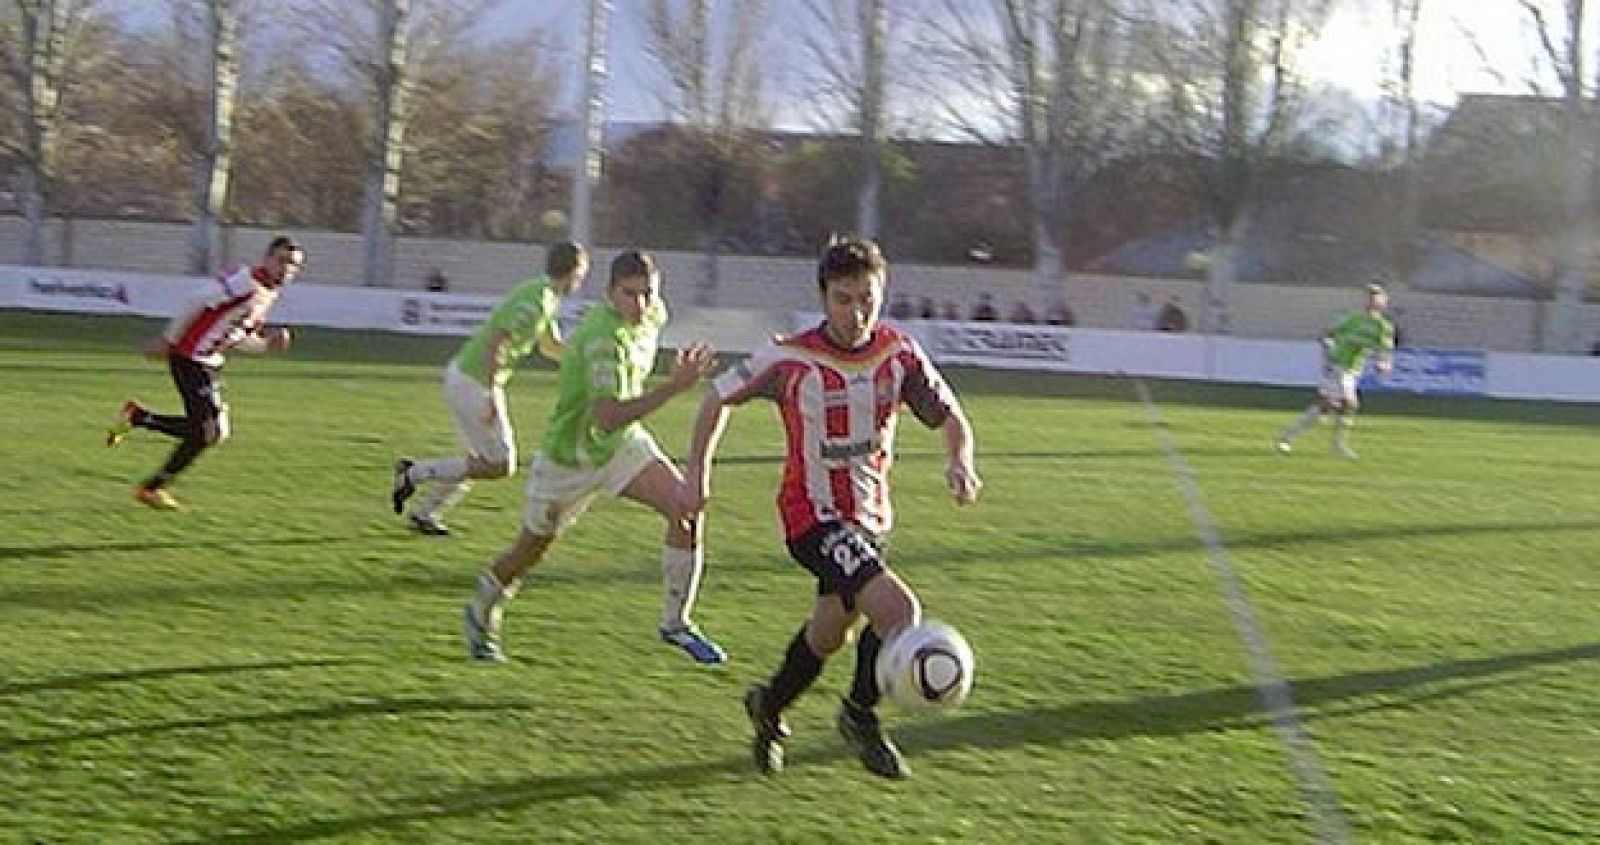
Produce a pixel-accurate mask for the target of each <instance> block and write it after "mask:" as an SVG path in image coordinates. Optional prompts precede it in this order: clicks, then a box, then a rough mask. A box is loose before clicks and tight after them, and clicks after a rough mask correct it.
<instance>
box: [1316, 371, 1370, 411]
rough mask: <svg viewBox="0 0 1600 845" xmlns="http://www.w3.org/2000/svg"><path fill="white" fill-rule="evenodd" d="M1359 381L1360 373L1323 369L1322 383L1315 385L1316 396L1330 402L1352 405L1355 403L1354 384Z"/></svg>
mask: <svg viewBox="0 0 1600 845" xmlns="http://www.w3.org/2000/svg"><path fill="white" fill-rule="evenodd" d="M1360 380H1361V373H1360V372H1351V371H1349V370H1341V369H1339V368H1338V367H1323V368H1322V381H1321V382H1320V383H1319V384H1318V385H1317V394H1318V395H1320V396H1321V397H1322V398H1324V399H1326V400H1328V401H1330V402H1343V403H1346V404H1353V403H1354V402H1355V401H1356V382H1358V381H1360Z"/></svg>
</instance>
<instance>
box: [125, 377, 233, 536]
mask: <svg viewBox="0 0 1600 845" xmlns="http://www.w3.org/2000/svg"><path fill="white" fill-rule="evenodd" d="M169 361H170V367H171V369H172V378H173V382H174V383H175V384H176V385H177V387H178V394H179V395H180V396H181V397H183V407H184V412H185V414H184V416H183V417H182V420H183V422H182V431H183V433H182V435H181V439H180V440H179V441H178V444H177V445H176V446H175V447H174V448H173V450H172V453H171V454H170V455H169V456H168V457H167V460H166V463H164V464H162V466H161V469H160V470H158V471H156V473H155V474H154V475H151V476H150V477H149V478H147V479H145V480H144V481H143V482H142V483H141V484H140V485H139V486H138V487H135V488H134V498H135V499H137V500H138V501H139V502H141V503H143V504H145V505H149V506H150V507H153V508H157V509H161V510H172V509H175V508H177V507H178V503H177V501H176V500H175V499H173V498H172V496H171V494H169V493H167V492H166V490H165V488H166V486H167V485H168V484H170V483H171V482H172V480H173V479H174V478H176V477H177V476H178V474H179V473H181V472H183V471H184V470H185V469H188V468H189V466H190V465H191V464H193V463H194V461H195V459H197V458H199V457H200V454H201V453H202V452H204V451H205V450H206V449H208V448H210V447H212V446H214V445H216V444H218V443H221V442H222V441H224V440H226V439H227V438H228V434H229V432H230V425H229V421H228V409H227V404H226V403H225V402H224V401H223V398H222V385H221V384H220V383H218V381H217V379H216V376H215V373H214V372H213V371H212V370H211V369H210V368H208V367H205V366H203V365H201V364H198V363H196V362H194V361H191V360H189V359H187V358H180V357H177V356H173V357H172V358H170V359H169ZM174 428H175V430H176V428H177V424H176V423H174Z"/></svg>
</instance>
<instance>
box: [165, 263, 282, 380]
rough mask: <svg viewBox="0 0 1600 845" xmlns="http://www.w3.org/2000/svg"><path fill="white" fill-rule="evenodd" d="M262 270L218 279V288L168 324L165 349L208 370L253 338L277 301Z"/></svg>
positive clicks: (244, 270) (245, 270) (275, 291)
mask: <svg viewBox="0 0 1600 845" xmlns="http://www.w3.org/2000/svg"><path fill="white" fill-rule="evenodd" d="M266 278H267V277H266V274H265V271H263V270H261V269H259V268H256V267H248V266H246V267H241V268H239V269H237V270H234V271H233V272H230V273H223V274H221V275H218V276H217V279H216V281H217V286H216V287H214V288H210V289H208V290H207V291H206V292H205V293H203V294H201V295H200V296H198V297H196V298H195V299H193V300H192V301H190V303H189V304H188V306H187V307H186V308H185V309H184V310H183V311H182V312H180V313H178V314H177V315H175V316H174V317H173V318H172V320H171V321H170V322H168V323H167V330H166V332H165V335H166V338H167V344H168V347H169V348H170V349H171V351H172V352H173V353H175V354H178V355H182V356H184V357H185V358H190V359H193V360H194V361H195V362H196V363H199V364H204V365H206V366H208V367H220V366H222V363H223V353H225V352H227V351H228V350H229V349H232V348H233V347H235V346H237V345H239V343H240V342H241V341H243V340H245V338H247V337H250V336H252V335H254V334H255V333H256V332H257V331H258V330H260V328H261V327H262V325H263V324H264V323H265V322H266V318H267V312H268V311H270V310H272V306H273V304H274V303H276V302H277V301H278V289H277V288H275V287H268V286H267V285H266V283H265V282H266Z"/></svg>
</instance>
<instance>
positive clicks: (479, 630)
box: [465, 251, 727, 664]
mask: <svg viewBox="0 0 1600 845" xmlns="http://www.w3.org/2000/svg"><path fill="white" fill-rule="evenodd" d="M666 322H667V310H666V306H665V304H664V303H663V302H662V301H661V282H660V274H659V273H658V272H657V270H656V265H655V261H654V259H652V258H651V257H650V256H649V255H647V254H645V253H642V252H635V251H629V252H624V253H622V254H620V255H618V256H617V257H616V258H615V259H614V260H613V261H612V262H611V278H610V282H609V283H608V285H607V286H606V291H605V298H604V299H603V300H602V301H601V302H600V303H599V304H597V305H595V307H593V308H591V309H589V311H588V313H587V314H585V315H584V318H583V321H582V322H581V323H580V324H579V325H578V328H577V329H575V330H574V331H573V333H572V337H571V338H570V339H569V341H568V344H567V351H566V353H565V354H564V355H563V356H562V358H561V371H560V375H559V383H560V395H559V397H558V398H557V399H556V406H555V409H554V410H553V411H552V412H551V414H550V421H549V423H548V425H547V426H546V427H545V436H544V448H543V451H541V452H539V453H538V454H536V455H534V458H533V463H532V465H531V466H530V467H529V470H528V473H529V478H528V485H527V488H526V494H525V501H526V503H525V505H524V508H523V515H522V530H521V532H520V533H519V534H518V536H517V539H516V541H515V542H513V543H512V544H511V547H510V548H508V549H506V550H505V551H504V552H502V553H501V554H500V556H499V557H497V558H495V559H494V561H493V563H491V564H490V566H489V567H488V568H487V569H485V570H483V572H482V573H480V574H479V575H478V583H477V591H476V592H475V594H474V595H473V597H472V600H471V601H469V602H468V603H467V606H466V608H465V626H466V639H467V649H468V651H469V652H470V653H471V655H472V656H473V657H475V658H477V659H480V660H503V659H504V653H503V650H502V647H501V624H502V621H503V619H504V616H505V610H506V605H507V604H508V603H509V602H510V601H511V599H512V598H513V597H514V596H515V595H516V593H517V588H518V585H519V584H520V583H521V581H522V578H523V576H524V575H525V574H526V573H527V572H528V570H530V569H532V568H533V567H534V565H535V564H537V563H538V562H539V561H540V559H542V558H543V557H544V554H545V551H546V550H547V549H548V548H549V547H550V544H551V543H552V542H554V541H555V538H556V537H557V536H558V535H559V534H561V532H562V531H564V530H565V529H566V528H567V527H568V526H570V525H572V523H573V522H575V521H576V520H577V518H578V516H579V515H580V514H582V513H583V511H584V510H585V509H586V508H587V507H588V506H589V503H590V502H591V501H593V500H594V497H595V496H596V495H598V494H600V493H601V492H605V493H607V494H609V495H612V496H624V497H626V498H629V499H633V500H634V501H636V502H641V503H643V504H646V505H649V506H650V507H652V508H654V509H655V510H656V511H657V512H659V513H660V514H661V515H662V517H664V518H665V520H666V535H665V537H664V538H663V543H662V549H661V571H662V577H663V580H664V582H665V591H664V592H665V595H664V596H663V600H662V610H661V628H660V632H659V633H660V636H661V639H662V641H663V642H666V643H667V644H669V645H673V646H676V647H678V648H680V649H682V650H683V651H684V652H685V653H686V654H688V655H689V656H690V657H691V658H693V659H694V660H695V661H696V662H699V663H706V664H715V663H722V662H723V661H725V660H727V654H726V653H725V652H724V651H723V650H722V648H721V647H720V646H718V645H717V644H716V643H715V642H713V641H712V640H711V639H710V638H708V637H706V636H705V635H704V634H702V633H701V632H700V630H699V629H698V628H697V627H695V625H694V623H693V622H692V621H691V620H690V611H691V610H692V609H693V607H694V600H695V594H696V592H697V591H698V589H699V584H700V574H701V572H702V571H703V570H704V568H705V563H704V561H705V556H704V552H703V550H702V549H701V525H700V521H699V520H696V519H693V518H686V516H687V517H692V515H686V514H684V513H683V512H682V511H681V509H680V502H679V499H680V497H679V490H680V489H681V488H682V486H683V477H682V476H681V475H680V474H679V472H678V468H677V467H676V466H674V465H673V463H672V461H671V460H669V459H668V458H667V457H666V456H665V455H664V454H662V452H661V449H660V447H658V446H657V445H656V441H655V438H653V437H651V436H650V432H649V431H647V430H645V427H644V425H643V424H642V422H641V420H643V419H644V417H645V416H647V415H649V414H650V413H652V412H654V411H655V410H656V409H657V408H660V407H661V406H662V405H665V404H666V403H667V401H668V400H670V399H672V397H674V396H677V395H678V394H680V393H683V392H684V391H686V390H689V389H690V388H692V387H694V386H695V384H697V383H698V382H699V381H700V379H701V377H702V376H704V375H705V374H706V373H707V372H709V371H710V369H711V365H712V361H713V359H712V355H711V348H710V347H708V346H706V345H704V344H694V345H691V346H689V347H686V348H683V349H679V350H678V351H677V355H676V360H675V361H674V363H673V367H672V372H671V373H670V374H669V376H668V378H667V381H666V383H664V384H661V385H659V386H657V387H655V388H653V389H648V390H647V389H646V388H645V380H646V379H647V378H648V377H649V375H650V371H651V370H652V369H654V368H655V360H656V349H657V340H658V338H659V335H660V333H661V327H662V326H663V325H665V324H666Z"/></svg>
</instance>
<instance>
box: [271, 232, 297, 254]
mask: <svg viewBox="0 0 1600 845" xmlns="http://www.w3.org/2000/svg"><path fill="white" fill-rule="evenodd" d="M280 249H292V250H294V251H295V252H305V250H303V249H301V248H300V244H298V243H296V242H295V239H294V238H291V237H289V236H288V235H279V236H277V237H276V238H273V239H272V243H270V244H267V254H268V255H271V254H273V253H274V252H277V251H278V250H280Z"/></svg>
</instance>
